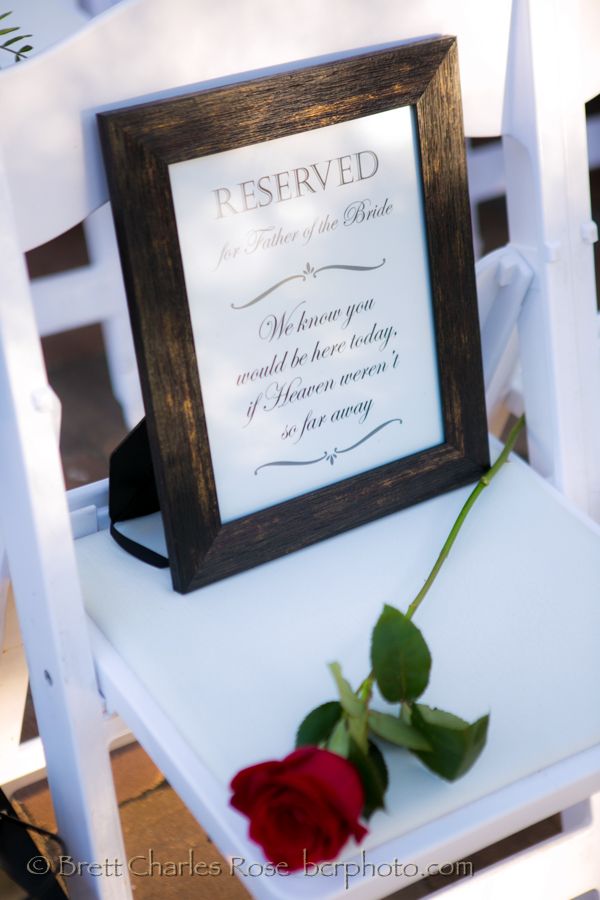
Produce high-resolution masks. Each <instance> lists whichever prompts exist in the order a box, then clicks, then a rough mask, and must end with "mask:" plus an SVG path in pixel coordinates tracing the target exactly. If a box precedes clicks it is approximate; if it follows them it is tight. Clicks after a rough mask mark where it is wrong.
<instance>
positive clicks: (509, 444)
mask: <svg viewBox="0 0 600 900" xmlns="http://www.w3.org/2000/svg"><path fill="white" fill-rule="evenodd" d="M524 425H525V416H521V418H520V419H519V420H518V421H517V423H516V424H515V425H514V426H513V427H512V429H511V432H510V434H509V435H508V438H507V441H506V443H505V445H504V447H503V449H502V453H501V454H500V456H499V457H498V459H497V460H496V462H495V463H494V465H493V466H492V467H491V469H488V471H487V472H486V473H485V475H482V476H481V478H480V479H479V481H478V482H477V484H476V486H475V488H474V489H473V490H472V491H471V493H470V494H469V497H468V499H467V501H466V502H465V505H464V506H463V508H462V509H461V511H460V512H459V514H458V518H457V519H456V522H455V523H454V525H453V526H452V530H451V531H450V534H449V535H448V537H447V538H446V543H445V544H444V546H443V547H442V549H441V551H440V555H439V556H438V558H437V559H436V561H435V565H434V566H433V569H432V570H431V572H430V573H429V576H428V578H427V580H426V582H425V584H424V585H423V587H422V588H421V590H420V591H419V593H418V594H417V596H416V597H415V599H414V600H413V602H412V603H411V604H410V606H409V607H408V609H407V611H406V618H407V619H412V617H413V616H414V614H415V613H416V611H417V610H418V608H419V606H420V605H421V603H422V602H423V600H424V599H425V596H426V595H427V592H428V591H429V588H430V587H431V585H432V584H433V582H434V581H435V579H436V577H437V574H438V572H439V571H440V569H441V568H442V565H443V564H444V560H445V559H446V558H447V557H448V555H449V553H450V550H451V549H452V545H453V544H454V541H455V540H456V538H457V537H458V532H459V531H460V529H461V528H462V526H463V524H464V521H465V519H466V518H467V516H468V515H469V512H470V511H471V509H472V507H473V506H474V505H475V502H476V500H477V498H478V497H479V495H480V494H481V492H482V491H483V489H484V488H486V487H487V486H488V484H489V483H490V482H491V480H492V478H494V477H495V476H496V475H497V474H498V472H499V471H500V469H501V468H502V466H503V465H504V463H505V462H506V460H507V459H508V456H509V454H510V453H511V451H512V449H513V447H514V446H515V444H516V442H517V438H518V437H519V434H520V433H521V431H522V429H523V426H524Z"/></svg>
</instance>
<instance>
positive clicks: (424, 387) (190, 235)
mask: <svg viewBox="0 0 600 900" xmlns="http://www.w3.org/2000/svg"><path fill="white" fill-rule="evenodd" d="M169 177H170V183H171V188H172V195H173V202H174V208H175V215H176V221H177V229H178V237H179V242H180V247H181V255H182V260H183V268H184V274H185V285H186V291H187V297H188V304H189V310H190V317H191V323H192V329H193V335H194V343H195V348H196V357H197V361H198V369H199V375H200V384H201V391H202V399H203V404H204V413H205V417H206V423H207V430H208V437H209V443H210V451H211V458H212V465H213V469H214V475H215V482H216V492H217V499H218V505H219V511H220V517H221V520H222V521H223V522H228V521H232V520H234V519H236V518H238V517H241V516H244V515H247V514H249V513H253V512H255V511H257V510H260V509H264V508H265V507H269V506H272V505H274V504H277V503H281V502H283V501H286V500H289V499H291V498H293V497H298V496H300V495H302V494H305V493H307V492H310V491H313V490H316V489H318V488H322V487H325V486H327V485H330V484H333V483H334V482H337V481H340V480H342V479H346V478H350V477H352V476H354V475H357V474H359V473H361V472H365V471H367V470H370V469H373V468H375V467H377V466H381V465H383V464H385V463H388V462H391V461H394V460H398V459H401V458H404V457H407V456H409V455H411V454H413V453H417V452H419V451H421V450H424V449H427V448H430V447H434V446H437V445H438V444H441V443H442V442H443V441H444V426H443V418H442V403H441V393H440V384H439V373H438V362H437V353H436V336H435V329H434V317H433V308H432V301H431V290H430V283H429V267H428V249H427V241H426V232H425V222H424V211H423V200H422V191H421V173H420V165H419V148H418V143H417V140H416V134H415V119H414V111H413V108H412V107H410V106H404V107H400V108H396V109H392V110H389V111H385V112H380V113H376V114H373V115H367V116H363V117H361V118H357V119H353V120H350V121H346V122H343V123H340V124H335V125H329V126H325V127H322V128H318V129H315V130H311V131H304V132H301V133H298V134H294V135H291V136H288V137H282V138H277V139H274V140H270V141H266V142H262V143H260V144H252V145H248V146H244V147H241V148H237V149H235V150H227V151H224V152H219V153H213V154H209V155H206V156H199V157H196V158H194V159H191V160H187V161H184V162H176V163H172V164H171V165H170V166H169Z"/></svg>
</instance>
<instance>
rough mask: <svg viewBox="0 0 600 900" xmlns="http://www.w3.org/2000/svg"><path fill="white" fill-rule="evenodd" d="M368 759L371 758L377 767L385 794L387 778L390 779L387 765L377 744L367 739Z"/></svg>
mask: <svg viewBox="0 0 600 900" xmlns="http://www.w3.org/2000/svg"><path fill="white" fill-rule="evenodd" d="M369 759H370V760H371V762H372V763H373V765H374V766H375V768H376V769H377V772H378V775H379V781H380V783H381V784H382V785H383V792H384V794H385V792H386V791H387V789H388V784H389V780H390V779H389V774H388V767H387V765H386V762H385V759H384V756H383V753H382V752H381V750H380V749H379V747H378V746H377V744H376V743H374V741H369Z"/></svg>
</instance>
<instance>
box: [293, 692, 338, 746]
mask: <svg viewBox="0 0 600 900" xmlns="http://www.w3.org/2000/svg"><path fill="white" fill-rule="evenodd" d="M341 717H342V707H341V706H340V704H339V703H338V701H337V700H330V701H329V703H323V704H322V705H321V706H317V707H316V709H313V710H312V711H311V712H309V714H308V715H307V716H306V717H305V718H304V719H303V721H302V722H301V723H300V727H299V728H298V733H297V734H296V747H308V746H313V747H318V746H319V744H326V743H327V741H328V740H329V738H330V737H331V734H332V732H333V729H334V728H335V726H336V725H337V723H338V722H339V721H340V719H341Z"/></svg>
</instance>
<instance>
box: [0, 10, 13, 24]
mask: <svg viewBox="0 0 600 900" xmlns="http://www.w3.org/2000/svg"><path fill="white" fill-rule="evenodd" d="M7 16H12V10H11V11H10V12H5V13H2V15H1V16H0V21H2V19H6V17H7Z"/></svg>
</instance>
